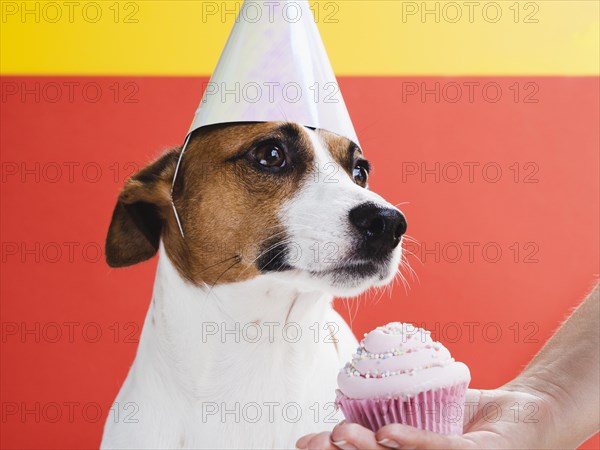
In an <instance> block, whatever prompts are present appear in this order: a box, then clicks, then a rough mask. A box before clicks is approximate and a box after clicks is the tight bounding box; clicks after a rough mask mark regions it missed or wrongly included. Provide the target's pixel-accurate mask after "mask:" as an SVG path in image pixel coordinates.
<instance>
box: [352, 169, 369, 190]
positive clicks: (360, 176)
mask: <svg viewBox="0 0 600 450" xmlns="http://www.w3.org/2000/svg"><path fill="white" fill-rule="evenodd" d="M352 178H354V182H355V183H356V184H358V185H360V186H365V185H366V184H367V180H368V178H369V172H368V171H367V169H366V167H364V166H362V165H360V164H359V165H357V166H355V167H354V169H353V170H352Z"/></svg>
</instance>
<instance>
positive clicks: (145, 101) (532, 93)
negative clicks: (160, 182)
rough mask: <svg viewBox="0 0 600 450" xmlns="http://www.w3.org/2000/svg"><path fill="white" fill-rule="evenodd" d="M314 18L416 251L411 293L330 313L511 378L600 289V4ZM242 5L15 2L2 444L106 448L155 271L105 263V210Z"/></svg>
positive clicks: (188, 93)
mask: <svg viewBox="0 0 600 450" xmlns="http://www.w3.org/2000/svg"><path fill="white" fill-rule="evenodd" d="M311 4H312V5H313V11H314V13H315V18H316V20H317V23H318V26H319V29H320V30H321V33H322V36H323V40H324V42H325V46H326V48H327V49H328V52H329V55H330V58H331V61H332V64H333V67H334V70H335V71H336V73H337V74H338V77H339V83H340V85H341V89H342V92H343V94H344V97H345V99H346V103H347V105H348V108H349V110H350V114H351V116H352V118H353V121H354V123H355V126H356V128H357V132H358V134H359V136H360V139H361V144H362V145H363V148H364V150H365V152H366V154H367V156H368V157H369V158H370V159H371V160H372V162H373V164H374V168H375V170H374V173H373V176H372V178H371V180H372V181H371V183H372V188H373V189H374V190H376V191H378V192H379V193H381V194H382V195H384V196H385V197H386V198H387V199H389V200H390V201H391V202H392V203H399V202H407V203H406V204H404V205H403V206H402V208H403V210H404V212H405V213H406V215H407V217H408V222H409V231H408V233H409V235H410V236H411V237H412V238H413V239H414V240H411V241H410V242H407V243H406V244H405V247H406V249H407V251H408V252H410V256H409V257H408V258H409V261H410V263H411V265H412V267H413V269H414V271H415V273H416V276H413V277H412V278H411V276H410V274H408V273H406V276H407V278H408V283H409V286H408V287H407V288H406V289H405V288H404V287H403V286H402V285H401V284H398V285H396V286H395V288H394V289H393V291H392V292H391V293H390V292H389V291H387V292H385V293H383V295H382V293H381V292H371V293H369V294H368V295H364V296H362V297H361V298H359V299H357V300H354V301H349V302H346V301H344V302H342V301H340V300H338V301H336V307H337V308H338V309H339V311H340V312H341V313H342V314H343V315H344V317H346V318H347V320H348V321H349V323H350V324H351V325H352V328H353V330H354V331H355V333H356V335H357V336H361V335H362V333H364V332H366V331H368V330H369V329H371V328H373V327H375V326H377V325H379V324H382V323H385V322H388V321H390V320H401V321H412V322H415V323H418V324H420V325H422V326H425V327H427V328H429V329H431V330H432V331H433V333H434V335H435V337H436V338H437V339H439V340H442V341H443V342H444V343H445V344H446V345H447V346H448V347H449V348H450V350H451V351H452V352H453V353H454V354H455V356H456V358H457V359H459V360H462V361H465V362H466V363H467V364H468V365H469V366H470V368H471V371H472V374H473V381H472V385H473V386H475V387H481V388H493V387H496V386H498V385H500V384H502V383H504V382H506V381H508V380H510V379H511V378H512V377H514V376H515V375H516V374H517V373H518V372H519V371H520V370H521V368H522V367H523V366H524V365H525V364H526V363H527V361H528V360H529V359H530V358H531V357H532V356H533V355H534V354H535V353H536V351H537V350H538V349H539V348H540V347H541V345H542V344H543V342H544V341H545V340H546V339H547V338H548V337H549V336H550V335H551V334H552V332H553V331H554V330H555V329H556V327H557V326H558V324H559V323H560V321H561V320H562V319H563V318H564V317H565V314H566V313H567V312H568V311H569V310H570V309H571V308H572V307H573V306H575V305H576V304H577V303H578V302H579V301H580V300H581V299H582V297H583V296H584V294H585V293H586V292H587V291H588V289H590V288H591V286H592V285H593V283H594V281H595V280H596V279H597V278H598V273H599V272H600V271H599V242H598V241H599V237H598V236H599V222H598V220H599V192H600V189H599V151H598V150H599V125H598V124H599V119H600V117H599V79H598V75H599V73H600V70H599V61H598V54H599V44H598V42H599V34H598V30H599V19H598V16H599V7H598V3H597V2H593V1H527V2H525V1H522V2H515V1H497V2H487V1H480V2H475V3H473V2H404V1H337V2H336V1H321V2H312V3H311ZM239 7H240V2H221V1H219V2H200V1H169V2H167V1H123V2H116V1H114V2H113V1H97V2H92V1H89V2H88V1H81V2H60V1H59V2H37V1H25V2H20V1H19V2H16V1H2V2H1V9H2V10H1V13H2V18H1V34H0V37H1V41H0V54H1V68H0V69H1V73H2V80H1V108H2V109H1V136H0V144H1V184H0V186H1V188H2V193H1V214H2V222H1V227H0V230H1V233H2V236H1V245H2V248H1V258H2V272H1V287H0V293H1V311H0V313H1V327H2V328H1V345H2V353H1V357H0V362H1V365H2V377H1V378H2V379H1V414H2V417H1V427H2V432H1V434H0V444H1V446H2V447H3V448H15V449H16V448H57V449H58V448H73V449H75V448H93V447H97V446H98V445H99V441H100V437H101V433H102V427H103V423H104V421H105V419H106V417H107V416H108V415H110V414H113V415H114V412H111V411H110V410H109V408H110V405H111V402H112V401H113V399H114V397H115V396H116V394H117V392H118V390H119V387H120V385H121V383H122V381H123V380H124V378H125V376H126V373H127V370H128V368H129V366H130V364H131V362H132V360H133V357H134V355H135V351H136V344H137V340H138V337H139V334H140V327H141V324H142V323H143V318H144V315H145V312H146V309H147V307H148V305H149V301H150V295H151V288H152V282H153V276H154V270H155V264H156V261H155V260H152V261H149V262H147V263H144V264H141V265H138V266H134V267H131V268H127V269H122V270H114V269H110V268H109V267H108V266H107V265H106V264H105V262H104V259H103V241H104V237H105V233H106V231H107V227H108V223H109V219H110V215H111V212H112V208H113V206H114V202H115V199H116V196H117V193H118V192H119V189H120V188H121V186H122V184H123V181H124V180H125V179H126V178H127V177H128V176H130V175H131V174H132V173H133V172H134V171H135V170H137V169H138V168H140V167H142V166H143V165H144V164H145V163H146V162H147V161H149V160H150V159H151V158H153V157H155V156H157V155H158V154H159V153H160V152H161V151H163V150H165V149H166V148H168V147H170V146H174V145H179V144H181V143H182V139H183V138H184V135H185V133H186V131H187V127H188V125H189V123H190V122H191V119H192V117H193V113H194V111H195V109H196V107H197V105H198V102H199V100H200V98H201V94H202V92H201V90H202V86H203V83H204V82H206V81H207V80H208V76H209V75H210V73H211V71H212V69H213V68H214V66H215V65H216V62H217V59H218V56H219V53H220V51H221V49H222V47H223V46H224V44H225V40H226V38H227V35H228V33H229V31H230V29H231V26H232V24H233V21H234V20H235V12H236V11H237V10H239ZM274 63H276V62H274ZM599 446H600V442H599V440H598V436H596V437H595V438H593V439H592V440H590V441H589V442H588V443H587V444H586V445H585V446H584V448H598V447H599Z"/></svg>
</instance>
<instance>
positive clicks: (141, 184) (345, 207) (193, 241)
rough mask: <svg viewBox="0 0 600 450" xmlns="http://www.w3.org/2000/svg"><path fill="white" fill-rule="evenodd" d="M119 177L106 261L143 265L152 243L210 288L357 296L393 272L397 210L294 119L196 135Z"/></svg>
mask: <svg viewBox="0 0 600 450" xmlns="http://www.w3.org/2000/svg"><path fill="white" fill-rule="evenodd" d="M180 151H181V150H180V149H175V150H171V151H169V152H167V153H166V154H164V155H163V156H162V157H161V158H159V159H158V160H156V161H154V162H153V163H152V164H150V165H148V166H147V167H145V168H144V169H142V170H141V171H139V172H138V173H136V174H135V175H134V176H133V177H131V179H129V180H128V181H127V183H126V184H125V187H124V188H123V190H122V192H121V194H120V195H119V199H118V202H117V205H116V208H115V210H114V213H113V217H112V222H111V224H110V228H109V230H108V236H107V240H106V258H107V261H108V263H109V265H111V266H113V267H123V266H128V265H131V264H135V263H138V262H140V261H144V260H146V259H148V258H150V257H152V256H153V255H154V254H155V253H156V251H157V249H158V246H159V242H160V240H161V239H162V241H163V243H164V248H165V250H166V252H167V255H168V256H169V258H170V260H171V261H172V262H173V264H174V265H175V266H176V267H177V269H178V270H179V272H180V274H181V275H182V276H183V277H184V278H185V279H187V280H188V281H189V282H191V283H194V284H196V285H203V284H208V285H213V284H217V283H231V282H238V281H243V280H247V279H249V278H252V277H256V276H258V275H261V274H271V275H274V276H277V277H279V278H282V279H284V280H289V281H291V282H294V283H295V284H296V285H297V286H298V287H299V288H300V289H303V288H306V289H307V290H314V289H319V290H323V291H327V292H330V293H332V294H334V295H341V296H348V295H355V294H358V293H360V292H362V291H364V290H365V289H367V288H369V287H371V286H381V285H384V284H387V283H388V282H390V281H391V279H392V278H393V277H394V276H395V274H396V271H397V268H398V264H399V262H400V256H401V251H402V250H401V246H400V245H399V244H400V241H401V237H402V235H403V233H404V232H405V231H406V221H405V218H404V216H403V215H402V213H401V212H400V211H399V210H398V209H397V208H395V207H394V206H392V205H390V204H389V203H388V202H386V201H385V200H384V199H383V198H381V197H380V196H379V195H377V194H375V193H373V192H371V191H369V190H368V177H369V169H370V166H369V163H368V162H367V160H366V159H365V158H364V156H363V154H362V151H361V149H360V148H359V147H358V146H357V145H356V144H355V143H353V142H351V141H349V140H348V139H346V138H343V137H341V136H338V135H336V134H333V133H330V132H327V131H323V130H312V129H309V128H306V127H303V126H300V125H297V124H295V123H283V122H267V123H251V124H228V125H221V126H212V127H206V128H202V129H200V130H197V131H196V132H194V134H193V135H192V137H191V139H190V142H189V144H188V147H187V149H186V151H185V155H184V157H183V158H182V161H181V167H180V169H179V172H178V175H177V178H176V183H175V186H174V189H173V195H172V197H173V201H174V204H175V206H176V209H177V212H178V213H179V217H180V220H181V226H182V228H183V231H184V233H185V238H183V237H182V236H181V234H180V231H179V227H178V224H177V222H176V219H175V214H174V212H173V208H172V205H171V183H172V180H173V176H174V173H175V168H176V165H177V160H178V158H179V153H180Z"/></svg>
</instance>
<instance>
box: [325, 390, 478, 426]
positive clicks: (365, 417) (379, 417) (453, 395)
mask: <svg viewBox="0 0 600 450" xmlns="http://www.w3.org/2000/svg"><path fill="white" fill-rule="evenodd" d="M467 386H468V383H463V384H457V385H454V386H449V387H445V388H440V389H432V390H430V391H425V392H421V393H419V394H417V395H415V396H410V397H409V396H396V397H385V398H383V397H382V398H365V399H353V398H349V397H346V396H345V395H344V394H342V393H341V392H340V391H339V390H338V391H337V400H336V403H337V405H338V407H339V408H340V409H341V410H342V412H343V413H344V417H346V420H347V421H348V422H352V423H357V424H359V425H362V426H363V427H365V428H369V429H370V430H372V431H373V432H376V431H377V430H378V429H379V428H381V427H382V426H384V425H389V424H392V423H401V424H404V425H410V426H412V427H416V428H420V429H421V430H428V431H434V432H436V433H441V434H462V433H463V420H464V409H465V395H466V393H467Z"/></svg>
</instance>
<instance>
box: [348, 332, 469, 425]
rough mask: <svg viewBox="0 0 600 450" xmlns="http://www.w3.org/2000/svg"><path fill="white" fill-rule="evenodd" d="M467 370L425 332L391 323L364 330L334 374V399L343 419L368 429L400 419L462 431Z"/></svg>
mask: <svg viewBox="0 0 600 450" xmlns="http://www.w3.org/2000/svg"><path fill="white" fill-rule="evenodd" d="M470 380H471V374H470V372H469V368H468V367H467V366H466V365H465V364H463V363H461V362H457V361H455V360H454V358H452V357H451V356H450V352H449V351H448V349H447V348H446V347H444V346H443V345H442V344H440V343H439V342H435V341H433V340H432V339H431V333H430V332H429V331H426V330H424V329H422V328H417V327H415V326H413V325H411V324H406V323H400V322H392V323H389V324H387V325H385V326H382V327H378V328H376V329H374V330H373V331H371V332H370V333H368V334H366V335H365V338H364V339H363V340H362V341H361V343H360V345H359V347H358V350H357V352H356V354H355V355H354V356H353V359H352V361H351V362H349V363H348V364H346V366H345V367H344V368H343V369H342V370H341V371H340V373H339V375H338V386H339V390H338V391H337V404H338V406H339V408H340V409H341V410H342V412H343V413H344V416H345V417H346V420H347V421H348V422H353V423H358V424H360V425H362V426H364V427H366V428H370V429H371V430H373V431H377V430H378V429H379V428H380V427H382V426H384V425H388V424H390V423H402V424H405V425H411V426H413V427H417V428H421V429H423V430H429V431H435V432H437V433H443V434H462V430H463V411H464V405H465V394H466V392H467V387H468V385H469V381H470Z"/></svg>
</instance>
